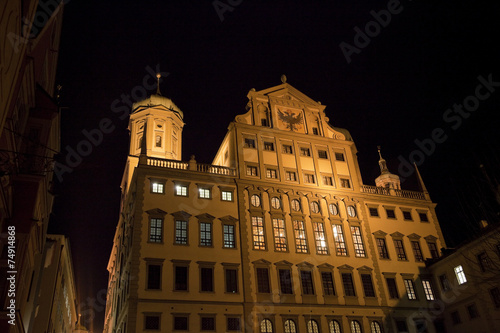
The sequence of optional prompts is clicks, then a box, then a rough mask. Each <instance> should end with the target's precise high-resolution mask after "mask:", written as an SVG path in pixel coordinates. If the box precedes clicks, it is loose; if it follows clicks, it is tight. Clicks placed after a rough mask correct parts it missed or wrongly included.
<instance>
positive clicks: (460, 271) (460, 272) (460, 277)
mask: <svg viewBox="0 0 500 333" xmlns="http://www.w3.org/2000/svg"><path fill="white" fill-rule="evenodd" d="M455 275H456V276H457V281H458V284H464V283H465V282H467V278H466V277H465V273H464V268H463V267H462V265H458V266H457V267H455Z"/></svg>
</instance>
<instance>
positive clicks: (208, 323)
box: [201, 317, 215, 331]
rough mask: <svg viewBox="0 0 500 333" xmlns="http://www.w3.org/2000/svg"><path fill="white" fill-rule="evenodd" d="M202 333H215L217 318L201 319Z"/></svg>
mask: <svg viewBox="0 0 500 333" xmlns="http://www.w3.org/2000/svg"><path fill="white" fill-rule="evenodd" d="M201 330H202V331H215V317H201Z"/></svg>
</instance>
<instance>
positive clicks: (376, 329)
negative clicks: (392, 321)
mask: <svg viewBox="0 0 500 333" xmlns="http://www.w3.org/2000/svg"><path fill="white" fill-rule="evenodd" d="M370 329H371V331H372V332H371V333H382V326H380V324H379V322H378V321H375V320H374V321H372V322H371V323H370Z"/></svg>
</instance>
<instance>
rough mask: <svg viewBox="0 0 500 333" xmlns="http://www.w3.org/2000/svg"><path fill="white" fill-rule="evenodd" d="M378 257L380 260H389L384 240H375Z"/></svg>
mask: <svg viewBox="0 0 500 333" xmlns="http://www.w3.org/2000/svg"><path fill="white" fill-rule="evenodd" d="M376 241H377V249H378V255H379V257H380V258H381V259H389V252H387V245H386V244H385V239H384V238H376Z"/></svg>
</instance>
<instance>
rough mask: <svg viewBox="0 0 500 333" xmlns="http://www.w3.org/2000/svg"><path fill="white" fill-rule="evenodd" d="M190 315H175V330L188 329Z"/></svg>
mask: <svg viewBox="0 0 500 333" xmlns="http://www.w3.org/2000/svg"><path fill="white" fill-rule="evenodd" d="M188 322H189V321H188V317H186V316H175V317H174V330H176V331H187V330H188Z"/></svg>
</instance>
